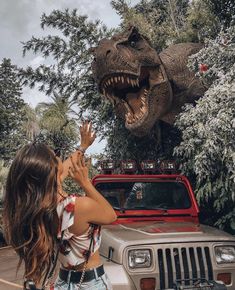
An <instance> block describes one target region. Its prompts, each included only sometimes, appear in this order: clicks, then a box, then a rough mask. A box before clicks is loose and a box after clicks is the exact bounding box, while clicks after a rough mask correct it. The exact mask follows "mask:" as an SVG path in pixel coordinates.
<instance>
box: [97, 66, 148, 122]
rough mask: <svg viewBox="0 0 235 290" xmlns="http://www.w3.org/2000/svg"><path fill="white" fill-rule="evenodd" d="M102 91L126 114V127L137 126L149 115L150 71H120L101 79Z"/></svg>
mask: <svg viewBox="0 0 235 290" xmlns="http://www.w3.org/2000/svg"><path fill="white" fill-rule="evenodd" d="M100 88H101V92H102V93H103V95H105V96H106V97H107V98H108V99H109V100H110V101H111V102H112V103H113V104H114V106H117V107H118V108H119V110H120V108H121V110H122V114H123V113H124V114H123V115H125V122H126V127H136V126H138V125H139V124H141V123H142V122H143V121H144V119H145V118H146V117H147V115H148V110H149V102H148V101H149V100H148V94H149V72H148V70H147V69H144V68H142V69H141V72H140V75H139V76H138V75H134V74H127V73H118V72H116V73H115V74H111V75H108V76H106V77H105V78H104V79H103V80H102V81H101V85H100Z"/></svg>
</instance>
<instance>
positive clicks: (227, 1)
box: [205, 0, 235, 28]
mask: <svg viewBox="0 0 235 290" xmlns="http://www.w3.org/2000/svg"><path fill="white" fill-rule="evenodd" d="M205 2H206V3H207V5H208V6H209V9H210V11H212V13H213V14H214V15H215V16H216V17H218V18H219V21H220V23H221V24H222V25H223V27H224V28H227V27H229V26H230V23H231V22H232V21H233V18H234V15H235V2H234V0H205Z"/></svg>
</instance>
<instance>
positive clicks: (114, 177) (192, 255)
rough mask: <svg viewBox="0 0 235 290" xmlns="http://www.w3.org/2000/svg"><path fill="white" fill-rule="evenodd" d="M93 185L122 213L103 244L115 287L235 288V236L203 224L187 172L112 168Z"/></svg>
mask: <svg viewBox="0 0 235 290" xmlns="http://www.w3.org/2000/svg"><path fill="white" fill-rule="evenodd" d="M106 164H108V163H106ZM130 168H131V166H127V169H128V170H131V169H130ZM148 168H151V166H147V169H148ZM126 172H127V171H126ZM110 173H111V174H110ZM150 173H151V174H150ZM93 184H94V185H95V187H96V188H97V189H98V190H99V192H101V193H102V194H103V196H104V197H105V198H106V199H107V200H108V201H109V202H110V203H111V204H112V206H113V208H114V209H115V211H116V213H117V216H118V219H117V221H116V222H115V223H113V224H112V225H109V226H104V227H103V229H102V244H101V248H100V251H101V255H102V257H103V263H104V265H105V270H106V272H107V274H108V276H109V278H110V280H111V282H112V285H113V289H114V290H115V289H120V290H125V289H126V290H127V289H128V290H129V289H142V290H147V289H148V290H158V289H192V290H196V289H198V290H199V289H204V290H209V289H214V290H215V289H217V290H222V289H229V290H234V289H235V237H233V236H232V235H229V234H227V233H225V232H223V231H220V230H217V229H215V228H212V227H209V226H205V225H202V224H200V223H199V219H198V213H199V209H198V205H197V202H196V199H195V196H194V193H193V191H192V188H191V186H190V183H189V181H188V179H187V178H186V177H185V176H182V175H180V174H169V173H168V174H154V172H153V171H151V172H150V170H146V171H145V174H141V175H137V174H113V172H112V170H109V174H102V175H98V176H96V177H95V178H94V179H93ZM225 285H226V286H225Z"/></svg>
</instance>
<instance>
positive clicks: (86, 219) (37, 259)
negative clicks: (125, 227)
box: [4, 123, 116, 290]
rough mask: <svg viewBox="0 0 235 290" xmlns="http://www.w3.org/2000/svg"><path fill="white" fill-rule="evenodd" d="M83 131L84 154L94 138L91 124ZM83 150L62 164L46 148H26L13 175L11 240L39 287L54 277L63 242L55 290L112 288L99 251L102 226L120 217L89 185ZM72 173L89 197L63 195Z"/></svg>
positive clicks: (7, 218)
mask: <svg viewBox="0 0 235 290" xmlns="http://www.w3.org/2000/svg"><path fill="white" fill-rule="evenodd" d="M80 131H81V137H82V142H81V144H82V146H83V148H80V150H81V151H84V149H86V147H88V146H89V145H90V144H91V143H92V142H93V140H94V136H93V134H92V130H91V126H90V124H88V123H85V124H83V126H82V127H81V129H80ZM81 151H79V150H77V152H76V153H74V154H72V156H71V157H70V159H69V160H67V161H66V162H65V163H64V164H62V162H61V160H60V159H59V158H58V157H56V156H55V154H54V152H53V151H52V150H50V149H49V147H47V146H46V145H44V144H36V143H33V144H31V145H26V146H24V147H23V148H22V149H21V150H20V151H19V152H18V154H17V156H16V157H15V159H14V161H13V163H12V165H11V168H10V171H9V174H8V178H7V184H6V195H5V201H4V206H5V208H4V223H5V225H6V229H5V235H6V239H7V241H8V243H9V244H11V245H12V246H13V247H14V249H15V250H16V252H17V253H18V255H19V258H20V262H19V264H21V263H22V262H24V264H25V275H24V276H25V279H27V280H32V281H33V282H34V283H35V284H36V285H37V287H39V286H40V285H41V283H42V280H43V277H45V274H46V272H48V268H49V267H50V265H51V262H52V260H53V257H54V253H53V251H52V249H54V248H56V247H57V246H58V241H57V238H59V239H60V242H59V243H60V252H59V260H60V262H61V269H60V273H59V276H58V277H57V280H56V282H55V285H54V289H58V290H59V289H74V290H75V289H111V286H110V283H109V281H108V279H107V276H106V274H105V273H104V271H103V266H102V265H101V260H100V256H99V251H98V249H99V245H100V227H99V226H100V225H104V224H109V223H111V222H113V221H115V219H116V214H115V212H114V211H113V209H112V207H111V206H110V204H109V203H108V202H107V201H106V199H105V198H103V196H102V195H101V194H100V193H99V192H98V191H97V190H96V189H95V188H94V187H93V185H92V183H91V181H90V180H89V178H88V167H87V166H86V164H85V162H84V156H83V152H81ZM68 173H69V174H70V176H71V177H72V178H73V179H74V180H75V181H76V182H77V183H78V184H79V185H80V187H81V188H82V189H83V190H84V192H85V194H86V195H85V196H82V197H77V196H75V195H73V196H69V195H67V194H66V193H65V192H63V191H62V186H61V181H62V180H63V179H64V178H65V177H66V175H67V174H68ZM93 224H95V226H93ZM90 248H91V255H90V257H89V259H88V261H87V262H86V260H87V253H88V252H89V249H90ZM83 272H84V273H83ZM80 284H81V285H80ZM93 287H94V288H93Z"/></svg>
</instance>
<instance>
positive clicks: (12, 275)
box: [0, 247, 23, 290]
mask: <svg viewBox="0 0 235 290" xmlns="http://www.w3.org/2000/svg"><path fill="white" fill-rule="evenodd" d="M18 261H19V259H18V257H17V255H16V253H15V252H14V251H13V249H12V248H11V247H2V248H0V290H17V289H23V287H22V285H23V279H22V277H23V267H20V269H19V271H18V273H16V268H17V264H18Z"/></svg>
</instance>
